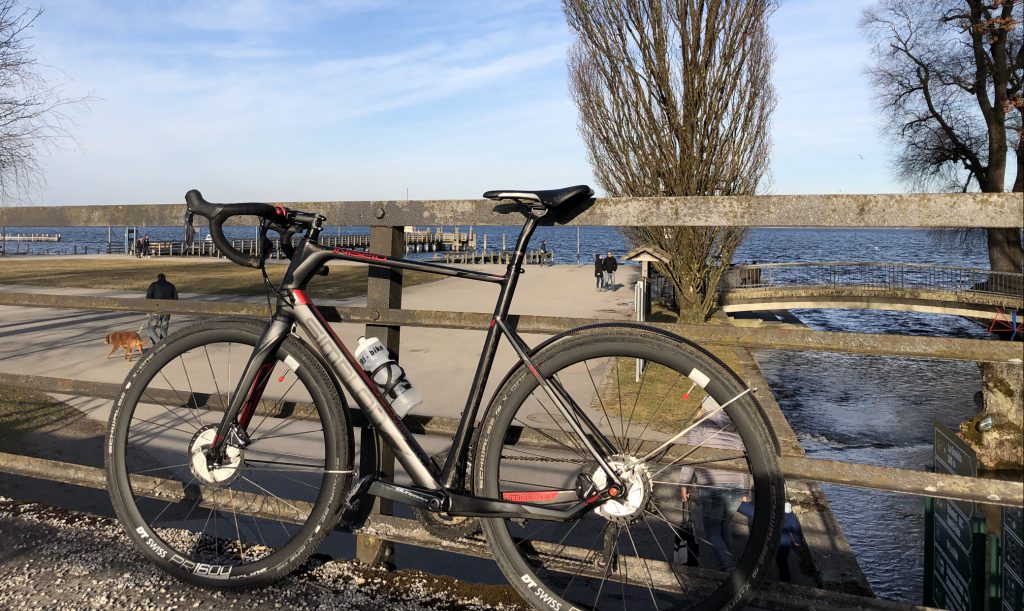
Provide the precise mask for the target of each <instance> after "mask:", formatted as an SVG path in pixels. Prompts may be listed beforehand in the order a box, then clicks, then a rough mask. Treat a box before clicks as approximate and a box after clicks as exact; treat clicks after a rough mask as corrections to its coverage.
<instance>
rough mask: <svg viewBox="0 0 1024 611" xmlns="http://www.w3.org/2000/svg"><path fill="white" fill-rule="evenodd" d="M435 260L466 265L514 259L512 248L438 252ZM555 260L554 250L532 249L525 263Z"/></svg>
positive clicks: (540, 263)
mask: <svg viewBox="0 0 1024 611" xmlns="http://www.w3.org/2000/svg"><path fill="white" fill-rule="evenodd" d="M433 260H434V261H444V262H445V263H460V264H464V265H468V264H476V263H500V264H502V265H508V263H509V261H511V260H512V251H511V250H490V251H488V250H484V251H475V250H474V251H463V252H446V253H443V254H442V253H437V254H435V255H434V259H433ZM554 260H555V253H554V251H546V252H545V251H540V250H531V251H528V252H527V253H526V255H525V259H524V260H523V262H524V263H527V264H539V265H551V264H552V263H553V262H554Z"/></svg>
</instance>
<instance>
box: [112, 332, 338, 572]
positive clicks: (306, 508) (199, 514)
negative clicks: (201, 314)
mask: <svg viewBox="0 0 1024 611" xmlns="http://www.w3.org/2000/svg"><path fill="white" fill-rule="evenodd" d="M263 329H264V325H262V324H259V323H256V322H255V321H240V320H213V321H208V322H204V323H200V324H197V325H195V326H192V327H189V328H187V329H183V330H182V331H179V332H177V333H175V334H173V335H171V336H170V337H168V338H167V339H166V340H165V341H163V342H161V343H159V344H157V345H156V346H155V347H154V349H153V350H152V351H151V352H150V353H148V354H146V356H145V358H143V359H142V360H141V361H140V362H139V363H137V364H136V365H135V367H134V368H133V369H132V370H131V372H130V373H129V374H128V377H127V378H126V380H125V383H124V386H123V387H122V389H121V393H120V395H119V396H118V398H117V400H116V401H115V403H114V409H113V411H112V413H111V416H110V421H109V426H108V433H107V443H106V447H105V463H106V472H107V483H108V488H109V490H110V495H111V501H112V503H113V506H114V510H115V512H116V513H117V516H118V518H119V519H120V521H121V523H122V524H123V526H124V527H125V530H126V531H127V533H128V536H129V537H130V538H131V539H132V540H133V542H134V543H135V544H136V546H137V547H138V548H139V549H140V550H142V552H143V553H144V554H145V555H146V556H147V557H148V558H149V559H150V560H152V561H153V562H154V563H156V564H157V565H158V566H159V567H160V568H161V569H163V570H165V571H167V572H169V573H171V574H173V575H175V576H176V577H179V578H182V579H185V580H187V581H191V582H193V583H197V584H200V585H204V586H213V587H242V586H254V585H260V584H264V583H269V582H271V581H274V580H276V579H279V578H281V577H283V576H285V575H287V574H288V573H289V572H291V571H292V570H294V569H295V568H296V567H297V566H299V565H300V564H301V563H302V562H303V561H305V560H306V558H308V557H309V555H310V554H311V553H313V552H314V551H315V550H316V548H317V547H318V545H319V544H320V542H321V541H322V540H323V539H324V537H325V536H326V535H327V534H329V533H330V532H331V531H332V530H333V528H334V527H335V525H336V524H337V521H338V519H339V517H340V515H339V512H340V508H341V505H342V500H343V498H344V495H345V492H346V491H347V490H348V488H349V486H350V485H351V481H352V475H351V472H352V464H353V451H352V444H351V427H350V425H349V422H348V419H347V418H348V416H347V413H346V412H345V409H344V403H343V400H342V398H341V396H340V395H339V392H338V390H337V388H336V386H335V385H334V384H333V382H332V381H331V379H330V377H329V376H328V373H327V371H326V370H325V369H324V367H323V366H322V364H321V363H320V361H319V360H318V359H317V358H316V356H315V355H314V353H313V352H312V351H311V350H310V349H309V348H308V347H306V346H305V345H304V344H303V343H302V342H301V341H300V340H299V339H298V338H296V337H294V336H290V337H288V338H286V339H285V341H284V342H283V343H282V345H281V347H280V348H279V349H278V351H277V354H276V355H275V359H276V362H275V365H274V369H273V371H272V374H271V377H270V383H269V384H268V386H267V388H266V390H265V391H264V394H263V400H262V401H261V403H260V407H259V408H258V409H257V411H256V415H255V416H254V417H253V419H252V421H251V422H250V426H249V431H248V433H249V436H250V439H249V440H248V441H249V443H248V444H244V443H242V444H235V443H231V444H229V450H228V452H229V454H228V459H227V460H226V461H225V463H224V466H223V467H221V468H216V469H211V468H209V466H208V465H206V463H205V457H203V455H202V452H201V450H202V448H203V447H204V445H205V446H206V447H208V445H209V443H210V441H211V440H212V436H213V434H214V433H215V430H216V426H217V424H218V423H219V422H220V420H221V417H222V415H223V412H224V409H225V406H226V405H227V404H228V403H230V394H231V393H232V392H233V391H234V389H235V386H236V385H237V382H238V378H239V376H240V375H241V372H242V369H243V368H244V365H245V363H246V361H247V360H248V358H249V356H250V355H251V353H252V349H253V347H254V346H255V345H256V342H257V340H258V339H259V337H260V335H261V334H262V332H263ZM318 427H319V428H318ZM240 446H241V449H239V447H240ZM197 457H199V460H198V461H197ZM282 513H284V514H289V515H287V516H284V517H282V515H281V514H282ZM275 516H276V517H275Z"/></svg>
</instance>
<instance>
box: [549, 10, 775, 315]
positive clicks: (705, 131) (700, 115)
mask: <svg viewBox="0 0 1024 611" xmlns="http://www.w3.org/2000/svg"><path fill="white" fill-rule="evenodd" d="M776 4H777V3H776V2H774V1H769V0H749V1H748V0H676V1H675V2H671V1H668V2H663V1H659V0H563V2H562V7H563V9H564V11H565V15H566V19H567V21H568V23H569V27H571V28H572V30H573V31H574V32H575V33H576V36H577V38H576V42H575V44H574V45H573V47H572V49H571V50H570V52H569V78H570V89H571V92H572V96H573V99H574V100H575V102H576V106H577V107H578V109H579V113H580V132H581V133H582V135H583V138H584V140H585V141H586V144H587V148H588V151H589V154H590V160H591V164H592V166H593V168H594V175H595V177H596V179H597V182H598V184H599V185H600V187H601V188H602V189H604V191H605V192H607V193H608V194H609V195H611V196H685V195H740V194H744V195H745V194H752V193H755V192H756V191H757V190H758V188H759V187H760V186H761V185H762V182H763V181H764V179H765V178H766V176H767V173H768V165H769V163H768V159H769V152H770V140H769V127H770V119H771V114H772V111H773V110H774V108H775V92H774V88H773V87H772V84H771V81H770V76H771V68H772V62H773V60H774V53H775V51H774V44H773V43H772V41H771V38H770V37H769V35H768V27H767V21H768V17H769V16H770V15H771V13H772V12H773V11H774V10H775V8H776ZM625 233H626V235H627V237H628V238H629V239H630V241H632V242H633V243H634V244H636V245H641V244H650V245H654V246H657V247H659V248H660V249H661V250H663V251H665V252H666V253H668V254H669V255H670V256H671V260H670V261H669V263H668V264H666V265H658V266H656V267H657V269H658V271H659V272H660V273H662V274H663V275H664V276H665V277H667V278H669V279H670V280H671V281H672V283H673V284H674V285H675V287H676V296H677V301H678V303H679V307H680V312H679V320H680V321H689V322H696V321H703V320H704V319H705V318H706V317H707V315H708V314H709V313H710V312H711V310H712V308H713V306H714V298H715V289H716V287H717V285H718V280H719V278H720V277H721V274H722V273H723V271H724V270H725V269H726V268H727V267H728V265H729V263H730V262H731V261H732V256H733V253H734V252H735V250H736V247H737V246H738V245H739V243H740V242H741V241H742V239H743V237H744V234H745V231H744V230H743V229H741V228H730V227H630V228H626V229H625Z"/></svg>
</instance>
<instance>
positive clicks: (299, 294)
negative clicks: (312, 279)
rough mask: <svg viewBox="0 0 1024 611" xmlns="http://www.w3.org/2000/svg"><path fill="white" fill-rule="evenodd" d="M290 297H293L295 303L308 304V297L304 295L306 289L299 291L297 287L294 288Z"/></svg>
mask: <svg viewBox="0 0 1024 611" xmlns="http://www.w3.org/2000/svg"><path fill="white" fill-rule="evenodd" d="M292 297H294V298H295V303H297V304H299V305H309V304H310V301H309V297H307V296H306V291H300V290H299V289H295V290H293V291H292Z"/></svg>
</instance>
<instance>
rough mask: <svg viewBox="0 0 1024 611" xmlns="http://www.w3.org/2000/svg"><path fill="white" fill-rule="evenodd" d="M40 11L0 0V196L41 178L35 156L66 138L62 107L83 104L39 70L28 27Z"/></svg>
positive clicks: (21, 191)
mask: <svg viewBox="0 0 1024 611" xmlns="http://www.w3.org/2000/svg"><path fill="white" fill-rule="evenodd" d="M41 14H42V9H30V8H26V7H23V6H21V4H20V3H19V2H18V0H0V200H2V202H3V203H6V202H7V200H8V198H9V197H11V196H12V195H14V194H16V193H23V192H24V191H26V190H28V189H30V188H32V187H34V186H36V185H37V184H38V183H39V181H40V180H42V177H41V174H40V171H39V159H38V155H39V154H40V152H41V151H42V150H43V149H45V147H47V146H48V145H50V144H52V143H54V142H55V141H57V140H60V139H63V138H67V137H68V132H67V126H68V124H69V121H68V118H67V116H66V115H65V114H64V110H65V109H67V108H68V107H69V106H75V105H79V104H83V103H85V100H86V99H85V98H76V99H71V98H67V97H65V96H64V95H63V94H62V92H61V91H60V90H59V88H57V87H54V86H52V85H51V84H50V83H49V82H47V80H46V79H45V78H44V77H43V76H42V75H41V73H40V65H39V64H38V62H37V60H36V58H35V57H34V56H33V54H32V44H31V40H30V37H29V35H28V32H29V29H30V28H31V27H32V25H33V24H34V23H35V21H36V19H38V18H39V16H40V15H41Z"/></svg>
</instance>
